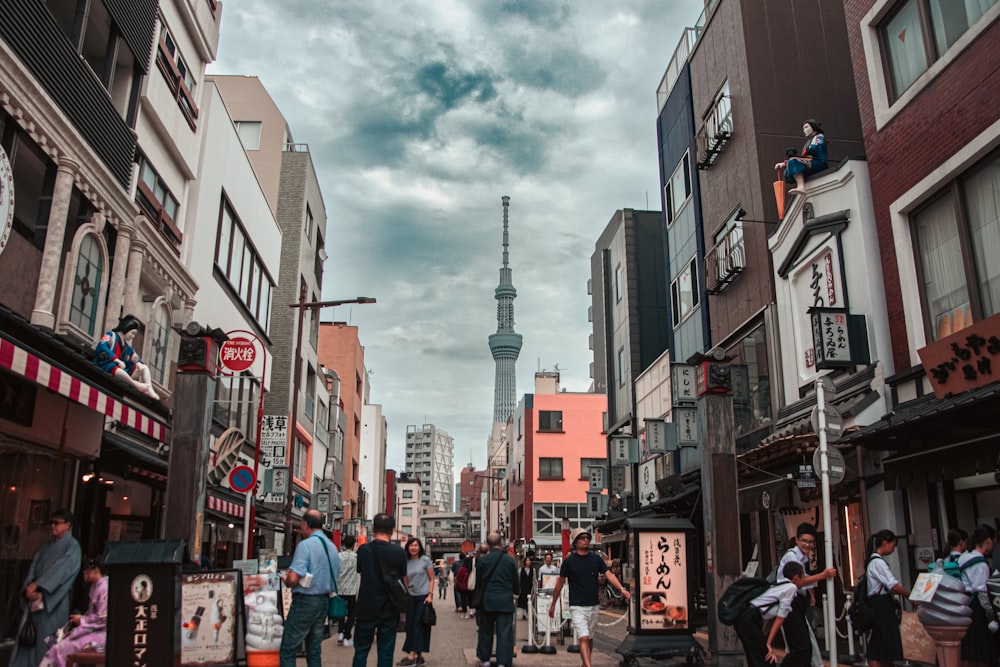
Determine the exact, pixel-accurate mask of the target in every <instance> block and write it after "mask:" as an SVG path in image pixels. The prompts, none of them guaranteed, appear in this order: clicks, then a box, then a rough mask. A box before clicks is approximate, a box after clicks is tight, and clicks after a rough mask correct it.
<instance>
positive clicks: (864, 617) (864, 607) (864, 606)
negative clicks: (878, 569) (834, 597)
mask: <svg viewBox="0 0 1000 667" xmlns="http://www.w3.org/2000/svg"><path fill="white" fill-rule="evenodd" d="M874 558H881V556H876V555H872V557H871V558H869V559H868V562H867V563H866V564H865V573H864V574H862V575H861V577H859V578H858V583H857V584H856V585H855V586H854V596H853V597H852V599H851V608H850V610H849V611H848V612H847V616H848V617H849V618H850V619H851V625H852V626H853V627H854V629H855V630H856V631H858V632H869V631H870V630H871V629H872V628H874V627H875V608H874V607H872V603H871V599H870V598H869V597H868V566H869V565H871V562H872V559H874Z"/></svg>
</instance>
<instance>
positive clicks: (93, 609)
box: [39, 558, 108, 667]
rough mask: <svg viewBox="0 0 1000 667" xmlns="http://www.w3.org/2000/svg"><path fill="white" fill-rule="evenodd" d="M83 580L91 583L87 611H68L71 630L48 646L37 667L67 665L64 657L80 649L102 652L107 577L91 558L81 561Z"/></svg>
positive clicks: (105, 622)
mask: <svg viewBox="0 0 1000 667" xmlns="http://www.w3.org/2000/svg"><path fill="white" fill-rule="evenodd" d="M83 580H84V581H85V582H86V583H88V584H90V598H89V599H90V603H89V604H88V606H87V613H86V614H70V617H69V624H70V625H71V626H72V629H71V630H70V631H69V632H67V633H66V634H65V635H64V636H63V637H62V638H61V639H60V640H59V641H58V642H57V643H55V644H54V645H53V646H52V648H50V649H49V651H48V653H46V654H45V657H44V658H42V662H41V664H40V665H39V667H66V656H68V655H70V654H72V653H79V652H81V651H98V652H103V651H104V645H105V642H106V641H107V629H108V578H107V577H106V576H105V575H104V573H103V572H101V565H100V564H99V563H98V562H97V560H96V559H94V558H88V559H86V560H85V561H84V563H83Z"/></svg>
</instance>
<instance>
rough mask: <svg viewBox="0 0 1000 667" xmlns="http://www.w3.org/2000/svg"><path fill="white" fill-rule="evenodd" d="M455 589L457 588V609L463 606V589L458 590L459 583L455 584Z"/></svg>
mask: <svg viewBox="0 0 1000 667" xmlns="http://www.w3.org/2000/svg"><path fill="white" fill-rule="evenodd" d="M454 590H455V609H461V608H462V591H460V590H458V586H457V585H456V586H455V588H454Z"/></svg>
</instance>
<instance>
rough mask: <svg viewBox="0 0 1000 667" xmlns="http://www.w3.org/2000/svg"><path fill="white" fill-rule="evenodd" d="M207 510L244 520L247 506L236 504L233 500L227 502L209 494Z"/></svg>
mask: <svg viewBox="0 0 1000 667" xmlns="http://www.w3.org/2000/svg"><path fill="white" fill-rule="evenodd" d="M206 509H210V510H214V511H216V512H220V513H221V514H227V515H229V516H232V517H236V518H237V519H242V518H243V517H244V516H246V506H245V505H241V504H239V503H234V502H232V501H231V500H226V499H224V498H217V497H215V496H214V495H212V494H211V493H209V494H208V502H207V507H206Z"/></svg>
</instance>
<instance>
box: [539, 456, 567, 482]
mask: <svg viewBox="0 0 1000 667" xmlns="http://www.w3.org/2000/svg"><path fill="white" fill-rule="evenodd" d="M562 464H563V460H562V458H539V459H538V479H562V478H563V466H562Z"/></svg>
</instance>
